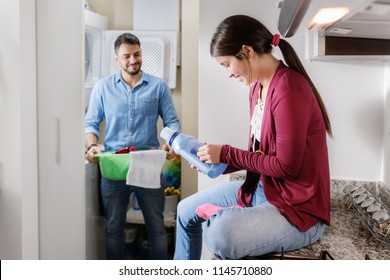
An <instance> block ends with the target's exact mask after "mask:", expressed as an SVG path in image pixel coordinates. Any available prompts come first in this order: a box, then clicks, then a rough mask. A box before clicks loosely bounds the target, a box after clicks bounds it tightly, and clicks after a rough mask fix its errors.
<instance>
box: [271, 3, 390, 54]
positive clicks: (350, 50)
mask: <svg viewBox="0 0 390 280" xmlns="http://www.w3.org/2000/svg"><path fill="white" fill-rule="evenodd" d="M278 6H279V8H280V14H279V21H278V29H279V32H280V34H281V35H282V36H284V37H291V36H293V35H294V34H295V33H296V32H297V31H298V32H302V31H303V32H305V34H306V41H307V42H306V49H307V50H306V53H307V54H306V58H307V59H313V58H316V57H325V56H333V57H343V58H346V57H348V56H349V57H352V56H362V57H365V58H369V59H372V58H374V59H377V58H379V59H383V58H384V57H385V59H386V60H388V59H389V58H390V0H354V1H347V0H335V1H320V0H313V1H310V0H280V1H279V4H278ZM332 6H339V7H340V6H345V7H348V8H349V10H350V12H349V14H347V15H346V16H344V17H343V18H341V19H339V20H338V21H336V22H334V23H332V24H330V25H329V24H328V25H326V26H315V27H314V28H312V29H311V30H307V29H308V26H309V25H310V21H311V19H312V18H313V17H314V15H315V13H316V12H317V11H318V10H319V9H320V8H329V7H332ZM308 48H310V49H308ZM308 53H309V54H308Z"/></svg>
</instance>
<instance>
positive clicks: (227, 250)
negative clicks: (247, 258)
mask: <svg viewBox="0 0 390 280" xmlns="http://www.w3.org/2000/svg"><path fill="white" fill-rule="evenodd" d="M233 224H234V223H232V220H231V219H229V218H227V217H226V218H224V217H220V216H218V215H217V216H213V217H211V219H209V220H208V222H207V227H206V229H205V243H206V245H207V247H208V249H209V250H210V251H211V252H212V253H213V254H214V255H216V256H217V257H219V258H221V259H236V258H238V256H237V250H236V248H237V246H238V245H239V243H240V242H239V237H237V236H236V226H234V225H233Z"/></svg>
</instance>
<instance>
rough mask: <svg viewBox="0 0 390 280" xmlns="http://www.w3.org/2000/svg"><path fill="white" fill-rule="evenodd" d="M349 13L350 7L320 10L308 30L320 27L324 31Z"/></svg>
mask: <svg viewBox="0 0 390 280" xmlns="http://www.w3.org/2000/svg"><path fill="white" fill-rule="evenodd" d="M348 13H349V8H348V7H334V8H323V9H320V10H318V12H317V13H316V14H315V16H314V17H313V19H312V20H311V23H310V25H309V26H308V27H307V29H309V30H310V29H311V28H313V27H314V26H315V25H318V26H320V28H322V29H324V28H326V27H327V26H329V25H330V24H332V23H333V22H335V21H337V20H339V19H340V18H342V17H343V16H345V15H346V14H348Z"/></svg>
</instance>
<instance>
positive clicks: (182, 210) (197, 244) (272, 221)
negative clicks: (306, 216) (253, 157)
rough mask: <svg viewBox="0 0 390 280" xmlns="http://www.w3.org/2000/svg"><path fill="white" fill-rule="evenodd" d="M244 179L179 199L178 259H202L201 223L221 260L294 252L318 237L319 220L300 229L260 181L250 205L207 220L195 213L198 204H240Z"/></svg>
mask: <svg viewBox="0 0 390 280" xmlns="http://www.w3.org/2000/svg"><path fill="white" fill-rule="evenodd" d="M241 184H242V182H240V181H233V182H226V183H222V184H219V185H216V186H213V187H210V188H208V189H206V190H204V191H201V192H198V193H196V194H194V195H192V196H190V197H188V198H186V199H183V200H182V201H180V203H179V205H178V209H177V211H178V212H177V233H176V248H175V256H174V259H175V260H194V259H200V257H201V252H202V231H203V229H202V223H203V222H206V225H205V238H204V239H205V243H206V245H207V247H208V249H209V250H210V251H211V252H212V253H213V254H214V255H215V256H216V257H217V258H220V259H240V258H242V257H245V256H259V255H264V254H267V253H271V252H281V251H282V247H283V250H284V251H285V252H287V251H292V250H295V249H298V248H302V247H304V246H307V245H310V244H312V243H313V242H315V241H316V240H317V239H319V238H320V237H321V235H322V232H323V230H324V225H323V223H322V222H321V221H319V222H318V223H317V224H316V225H314V226H313V227H311V228H310V229H309V230H307V231H306V232H302V231H300V230H299V229H298V228H297V227H295V226H294V225H293V224H291V223H289V222H288V221H287V219H286V218H285V217H284V216H282V215H281V214H280V212H279V211H278V209H276V207H274V206H273V205H271V204H270V203H269V202H268V201H267V200H266V198H265V196H264V191H263V188H262V186H261V184H260V183H259V185H258V187H257V190H256V192H255V194H254V195H253V198H252V202H251V207H248V208H226V209H223V210H220V211H218V212H217V213H216V214H215V215H213V216H211V217H210V218H209V219H208V220H207V221H205V220H204V219H202V218H200V217H199V216H197V215H196V213H195V210H196V208H197V207H198V206H200V205H203V204H206V203H211V204H215V205H218V206H227V207H229V206H233V205H237V204H238V202H237V192H238V189H239V187H240V186H241Z"/></svg>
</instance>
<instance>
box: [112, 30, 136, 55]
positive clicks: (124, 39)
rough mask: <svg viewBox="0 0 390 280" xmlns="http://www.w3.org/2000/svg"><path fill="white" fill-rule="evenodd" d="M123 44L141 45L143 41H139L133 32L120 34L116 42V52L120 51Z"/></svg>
mask: <svg viewBox="0 0 390 280" xmlns="http://www.w3.org/2000/svg"><path fill="white" fill-rule="evenodd" d="M122 44H128V45H138V46H141V42H140V41H139V39H138V37H137V36H135V35H134V34H131V33H123V34H122V35H119V37H118V38H117V39H116V40H115V43H114V48H115V52H117V51H118V49H119V47H120V46H121V45H122Z"/></svg>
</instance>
